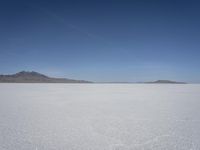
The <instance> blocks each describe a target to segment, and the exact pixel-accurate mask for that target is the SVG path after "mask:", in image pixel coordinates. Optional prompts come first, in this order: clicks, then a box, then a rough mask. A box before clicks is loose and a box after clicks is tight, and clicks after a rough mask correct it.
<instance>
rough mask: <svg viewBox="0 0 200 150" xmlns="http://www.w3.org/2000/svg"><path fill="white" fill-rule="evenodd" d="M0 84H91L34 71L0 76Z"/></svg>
mask: <svg viewBox="0 0 200 150" xmlns="http://www.w3.org/2000/svg"><path fill="white" fill-rule="evenodd" d="M0 83H92V82H91V81H86V80H75V79H68V78H55V77H49V76H46V75H44V74H41V73H38V72H35V71H20V72H18V73H15V74H11V75H0Z"/></svg>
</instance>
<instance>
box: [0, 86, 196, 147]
mask: <svg viewBox="0 0 200 150" xmlns="http://www.w3.org/2000/svg"><path fill="white" fill-rule="evenodd" d="M199 149H200V85H192V84H186V85H174V84H166V85H157V84H156V85H153V84H146V85H145V84H0V150H199Z"/></svg>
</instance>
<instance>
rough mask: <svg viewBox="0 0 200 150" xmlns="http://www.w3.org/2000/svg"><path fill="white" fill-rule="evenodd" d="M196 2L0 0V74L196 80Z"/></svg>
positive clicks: (199, 14) (199, 78) (199, 76)
mask: <svg viewBox="0 0 200 150" xmlns="http://www.w3.org/2000/svg"><path fill="white" fill-rule="evenodd" d="M199 8H200V2H198V1H193V0H190V1H189V0H188V1H184V0H180V1H176V0H173V1H171V0H167V1H164V0H160V1H159V0H152V1H149V0H129V1H128V0H93V1H87V0H85V1H78V0H73V1H66V0H65V1H64V0H48V1H47V0H40V1H39V0H26V1H22V0H18V1H16V0H15V1H14V0H13V1H12V0H7V1H2V2H1V5H0V73H1V74H8V73H15V72H18V71H21V70H28V71H32V70H34V71H38V72H41V73H44V74H47V75H50V76H56V77H67V78H75V79H85V80H92V81H132V82H135V81H151V80H157V79H170V80H178V81H187V82H200V67H199V66H200V59H199V57H200V9H199Z"/></svg>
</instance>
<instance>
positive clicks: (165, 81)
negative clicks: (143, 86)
mask: <svg viewBox="0 0 200 150" xmlns="http://www.w3.org/2000/svg"><path fill="white" fill-rule="evenodd" d="M143 83H152V84H186V83H185V82H177V81H170V80H157V81H153V82H143Z"/></svg>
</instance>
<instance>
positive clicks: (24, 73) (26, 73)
mask: <svg viewBox="0 0 200 150" xmlns="http://www.w3.org/2000/svg"><path fill="white" fill-rule="evenodd" d="M14 76H16V77H20V76H21V77H43V78H48V77H47V76H46V75H43V74H41V73H38V72H35V71H20V72H18V73H16V74H14Z"/></svg>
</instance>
